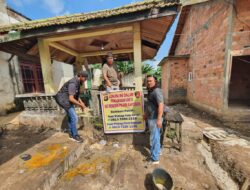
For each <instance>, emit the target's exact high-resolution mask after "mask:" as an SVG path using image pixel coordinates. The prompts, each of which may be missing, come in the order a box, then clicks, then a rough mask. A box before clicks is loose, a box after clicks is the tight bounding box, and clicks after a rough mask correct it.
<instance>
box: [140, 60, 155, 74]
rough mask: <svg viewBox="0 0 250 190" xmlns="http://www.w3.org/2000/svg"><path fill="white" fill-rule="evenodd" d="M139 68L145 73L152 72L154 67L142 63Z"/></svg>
mask: <svg viewBox="0 0 250 190" xmlns="http://www.w3.org/2000/svg"><path fill="white" fill-rule="evenodd" d="M141 70H142V74H146V75H152V74H154V68H153V67H152V66H151V65H150V64H148V63H143V65H142V69H141Z"/></svg>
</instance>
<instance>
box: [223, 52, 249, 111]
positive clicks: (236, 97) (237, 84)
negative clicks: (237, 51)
mask: <svg viewBox="0 0 250 190" xmlns="http://www.w3.org/2000/svg"><path fill="white" fill-rule="evenodd" d="M228 105H229V107H237V108H244V107H247V108H249V107H250V55H245V56H234V57H233V59H232V70H231V79H230V86H229V100H228Z"/></svg>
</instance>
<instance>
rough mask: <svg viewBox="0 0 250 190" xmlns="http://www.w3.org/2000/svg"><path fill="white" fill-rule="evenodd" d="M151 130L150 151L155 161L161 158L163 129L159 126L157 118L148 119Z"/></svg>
mask: <svg viewBox="0 0 250 190" xmlns="http://www.w3.org/2000/svg"><path fill="white" fill-rule="evenodd" d="M148 127H149V131H150V152H151V158H152V160H153V161H158V160H159V155H160V151H161V141H160V140H161V129H160V128H158V127H157V119H148Z"/></svg>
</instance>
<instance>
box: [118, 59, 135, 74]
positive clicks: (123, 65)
mask: <svg viewBox="0 0 250 190" xmlns="http://www.w3.org/2000/svg"><path fill="white" fill-rule="evenodd" d="M115 63H116V65H117V69H118V71H119V72H123V73H124V74H125V75H126V74H129V73H132V72H133V71H134V64H133V62H132V61H116V62H115Z"/></svg>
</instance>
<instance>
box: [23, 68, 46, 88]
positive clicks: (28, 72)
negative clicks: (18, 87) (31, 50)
mask: <svg viewBox="0 0 250 190" xmlns="http://www.w3.org/2000/svg"><path fill="white" fill-rule="evenodd" d="M20 67H21V73H22V79H23V86H24V91H25V93H33V92H44V85H43V75H42V69H41V65H40V64H28V63H20Z"/></svg>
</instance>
